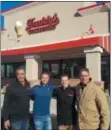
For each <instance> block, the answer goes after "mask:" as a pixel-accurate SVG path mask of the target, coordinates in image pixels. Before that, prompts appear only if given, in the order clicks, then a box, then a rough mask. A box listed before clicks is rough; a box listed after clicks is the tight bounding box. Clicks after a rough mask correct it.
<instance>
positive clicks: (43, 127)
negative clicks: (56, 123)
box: [34, 115, 52, 130]
mask: <svg viewBox="0 0 111 130" xmlns="http://www.w3.org/2000/svg"><path fill="white" fill-rule="evenodd" d="M34 125H35V130H52V123H51V117H50V115H46V116H34Z"/></svg>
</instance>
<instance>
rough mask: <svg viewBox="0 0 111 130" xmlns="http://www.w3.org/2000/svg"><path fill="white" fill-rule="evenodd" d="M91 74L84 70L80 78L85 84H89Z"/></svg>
mask: <svg viewBox="0 0 111 130" xmlns="http://www.w3.org/2000/svg"><path fill="white" fill-rule="evenodd" d="M89 78H90V75H89V73H88V72H87V71H82V72H81V74H80V80H81V82H82V83H83V84H87V83H88V82H89Z"/></svg>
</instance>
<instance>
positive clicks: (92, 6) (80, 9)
mask: <svg viewBox="0 0 111 130" xmlns="http://www.w3.org/2000/svg"><path fill="white" fill-rule="evenodd" d="M108 2H110V1H107V2H104V3H101V4H94V5H90V6H86V7H83V8H79V9H78V10H77V11H82V10H86V9H91V8H95V7H98V6H101V5H104V4H105V3H108Z"/></svg>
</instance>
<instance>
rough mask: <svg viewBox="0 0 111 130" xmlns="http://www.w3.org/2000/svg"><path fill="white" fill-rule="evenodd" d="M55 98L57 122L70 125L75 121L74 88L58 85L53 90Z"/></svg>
mask: <svg viewBox="0 0 111 130" xmlns="http://www.w3.org/2000/svg"><path fill="white" fill-rule="evenodd" d="M54 96H55V97H56V98H57V122H58V124H59V125H72V124H74V123H76V120H77V119H76V117H77V112H76V109H75V89H74V88H71V87H70V86H69V87H68V88H65V89H64V87H58V88H56V89H55V90H54Z"/></svg>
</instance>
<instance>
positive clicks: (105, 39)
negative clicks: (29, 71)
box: [1, 36, 110, 56]
mask: <svg viewBox="0 0 111 130" xmlns="http://www.w3.org/2000/svg"><path fill="white" fill-rule="evenodd" d="M95 45H99V46H101V47H102V48H104V49H105V50H106V51H107V52H108V53H109V52H110V37H109V36H97V37H90V38H83V39H78V40H71V41H66V42H61V43H54V44H48V45H42V46H35V47H27V48H19V49H11V50H3V51H1V55H2V56H6V55H20V54H32V53H39V52H47V51H53V50H55V51H56V50H60V49H68V48H76V47H85V46H86V47H87V46H95Z"/></svg>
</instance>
